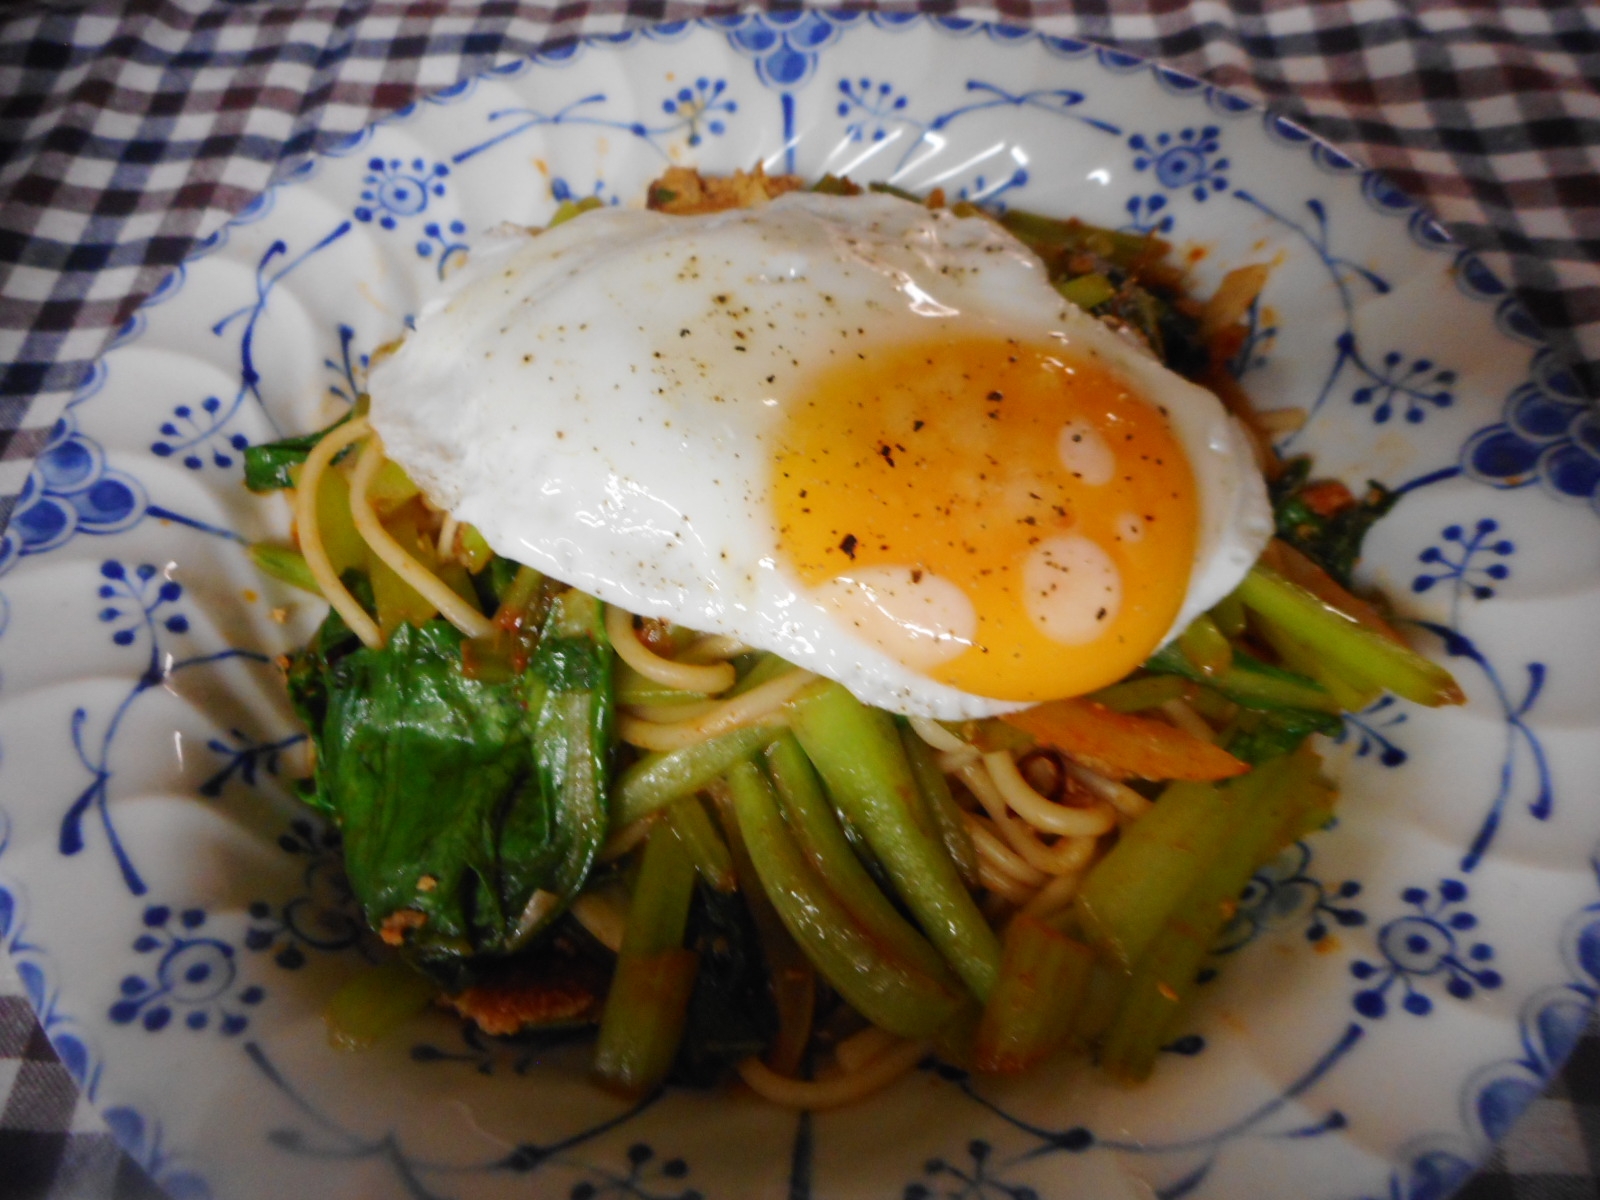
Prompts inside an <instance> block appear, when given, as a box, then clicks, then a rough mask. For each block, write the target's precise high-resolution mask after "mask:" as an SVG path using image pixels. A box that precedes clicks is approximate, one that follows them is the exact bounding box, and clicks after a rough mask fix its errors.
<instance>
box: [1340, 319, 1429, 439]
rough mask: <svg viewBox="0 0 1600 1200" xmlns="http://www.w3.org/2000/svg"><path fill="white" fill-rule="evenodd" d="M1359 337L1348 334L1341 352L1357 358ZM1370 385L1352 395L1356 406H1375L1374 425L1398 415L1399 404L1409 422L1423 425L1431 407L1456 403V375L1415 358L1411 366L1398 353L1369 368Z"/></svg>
mask: <svg viewBox="0 0 1600 1200" xmlns="http://www.w3.org/2000/svg"><path fill="white" fill-rule="evenodd" d="M1355 340H1356V339H1355V335H1354V334H1353V333H1349V332H1346V333H1345V334H1342V335H1341V336H1340V338H1339V339H1338V342H1337V345H1338V347H1339V352H1340V353H1341V354H1342V355H1346V356H1352V357H1353V356H1355V355H1356V354H1357V349H1356V345H1355ZM1367 376H1368V382H1367V383H1364V384H1362V385H1361V386H1360V387H1358V388H1356V390H1355V391H1354V392H1352V393H1351V394H1350V402H1351V403H1352V404H1356V405H1364V404H1370V405H1372V422H1373V424H1374V425H1382V424H1384V423H1385V422H1386V421H1388V420H1389V418H1390V417H1391V416H1393V415H1394V411H1395V401H1396V400H1397V399H1398V400H1399V401H1400V402H1401V404H1403V405H1404V410H1405V419H1406V420H1407V421H1409V422H1410V423H1411V424H1413V425H1420V424H1421V423H1422V421H1423V419H1424V418H1426V417H1427V415H1428V409H1427V407H1426V406H1427V405H1430V404H1431V405H1432V406H1433V407H1434V408H1449V407H1450V405H1451V404H1453V403H1455V397H1454V395H1453V394H1452V393H1451V392H1450V388H1451V387H1452V386H1453V385H1454V384H1455V381H1456V373H1455V372H1454V371H1452V370H1450V369H1449V368H1447V367H1438V366H1435V365H1434V363H1433V361H1432V360H1430V359H1426V358H1415V359H1412V360H1411V361H1410V362H1409V363H1408V362H1407V361H1406V356H1405V355H1404V354H1402V353H1401V352H1400V351H1398V350H1390V351H1389V352H1388V353H1386V354H1385V355H1384V356H1383V360H1382V364H1381V365H1379V366H1372V367H1368V368H1367Z"/></svg>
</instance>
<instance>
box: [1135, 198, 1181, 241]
mask: <svg viewBox="0 0 1600 1200" xmlns="http://www.w3.org/2000/svg"><path fill="white" fill-rule="evenodd" d="M1126 207H1127V210H1128V216H1129V218H1130V219H1129V221H1128V224H1127V225H1126V226H1124V228H1125V229H1126V230H1127V231H1128V232H1129V233H1168V232H1170V231H1171V229H1172V223H1173V222H1172V214H1171V213H1170V212H1168V211H1167V198H1166V197H1165V196H1160V195H1157V196H1129V197H1128V203H1127V205H1126Z"/></svg>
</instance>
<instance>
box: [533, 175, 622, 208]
mask: <svg viewBox="0 0 1600 1200" xmlns="http://www.w3.org/2000/svg"><path fill="white" fill-rule="evenodd" d="M589 196H594V197H595V198H597V199H599V200H602V201H604V202H605V203H606V204H617V203H619V200H618V198H617V197H616V196H609V195H607V194H606V185H605V180H603V179H596V180H595V181H594V187H592V188H590V189H589V190H588V191H587V192H579V191H577V190H576V189H574V188H573V186H572V185H571V184H570V183H568V182H567V181H566V180H565V179H563V178H561V176H559V175H557V176H556V177H555V178H554V179H552V180H551V181H550V198H551V199H552V200H554V201H555V202H556V203H557V204H565V203H566V202H567V201H569V200H571V201H573V202H577V201H579V200H583V199H586V198H587V197H589Z"/></svg>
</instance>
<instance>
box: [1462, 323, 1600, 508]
mask: <svg viewBox="0 0 1600 1200" xmlns="http://www.w3.org/2000/svg"><path fill="white" fill-rule="evenodd" d="M1461 469H1462V470H1463V471H1464V472H1465V473H1466V474H1467V475H1469V476H1471V477H1472V478H1474V479H1476V480H1478V481H1480V482H1482V483H1487V484H1490V485H1492V486H1494V487H1501V488H1514V487H1525V486H1527V485H1528V484H1531V483H1539V484H1542V485H1543V486H1544V488H1545V490H1546V491H1548V492H1550V493H1551V494H1553V495H1555V496H1557V497H1559V498H1561V499H1565V500H1583V501H1587V502H1588V503H1589V504H1590V505H1591V506H1593V507H1594V509H1595V511H1596V512H1600V412H1597V411H1596V410H1595V407H1594V405H1593V404H1591V403H1589V402H1588V401H1587V400H1586V399H1585V398H1584V396H1583V393H1582V391H1581V390H1580V389H1579V387H1578V384H1577V381H1576V380H1575V379H1574V378H1573V377H1572V375H1571V373H1570V372H1568V371H1567V370H1566V368H1565V367H1563V366H1561V365H1560V364H1559V363H1558V362H1557V361H1556V359H1555V358H1554V356H1553V355H1552V354H1551V353H1550V351H1549V350H1541V351H1540V352H1539V354H1538V355H1536V356H1535V358H1534V363H1533V376H1532V378H1530V379H1529V380H1528V382H1527V383H1524V384H1522V385H1521V386H1520V387H1518V388H1516V389H1515V390H1514V391H1513V392H1512V393H1511V395H1510V396H1509V397H1507V399H1506V404H1505V408H1504V409H1503V410H1502V414H1501V419H1500V420H1499V421H1498V422H1496V423H1495V424H1493V425H1489V426H1486V427H1484V428H1483V429H1480V430H1479V431H1478V432H1477V433H1475V434H1473V435H1472V437H1470V438H1468V439H1467V443H1466V445H1465V446H1463V447H1462V449H1461Z"/></svg>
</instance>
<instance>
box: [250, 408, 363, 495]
mask: <svg viewBox="0 0 1600 1200" xmlns="http://www.w3.org/2000/svg"><path fill="white" fill-rule="evenodd" d="M349 419H350V418H349V417H348V416H345V417H340V418H339V419H338V420H337V421H335V422H334V423H333V424H332V425H330V426H328V428H327V429H319V430H317V432H315V433H307V434H302V435H301V436H300V437H290V438H282V439H280V440H279V441H276V442H263V443H262V444H261V445H259V446H246V447H245V449H244V485H245V487H247V488H249V489H250V490H251V491H252V492H277V491H282V490H283V489H284V488H292V487H293V486H294V476H293V474H292V473H291V472H292V471H293V470H294V468H295V467H298V466H299V465H300V464H301V463H303V462H305V461H306V456H307V455H309V454H310V453H311V451H312V449H313V448H314V447H315V446H316V444H317V443H318V442H320V441H321V440H322V439H323V438H324V437H325V436H326V435H327V434H328V433H329V432H330V431H332V430H334V429H337V428H339V426H341V425H343V424H344V423H345V422H346V421H348V420H349Z"/></svg>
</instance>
